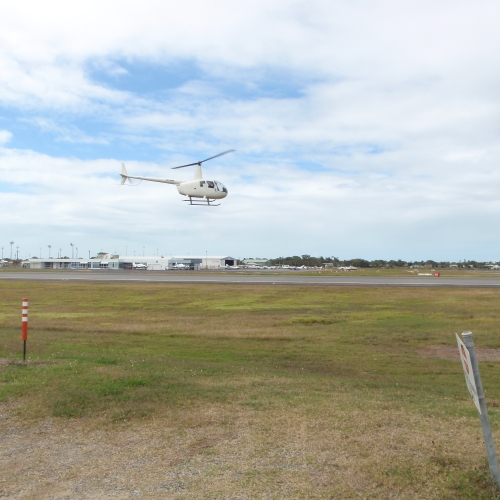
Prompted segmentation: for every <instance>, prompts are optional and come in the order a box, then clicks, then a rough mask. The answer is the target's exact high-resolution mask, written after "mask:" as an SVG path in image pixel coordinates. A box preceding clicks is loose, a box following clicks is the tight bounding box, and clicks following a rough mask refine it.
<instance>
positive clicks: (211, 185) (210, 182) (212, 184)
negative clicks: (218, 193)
mask: <svg viewBox="0 0 500 500" xmlns="http://www.w3.org/2000/svg"><path fill="white" fill-rule="evenodd" d="M207 184H208V187H209V188H212V189H213V187H214V183H213V182H212V181H207Z"/></svg>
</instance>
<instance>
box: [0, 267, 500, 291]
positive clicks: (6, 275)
mask: <svg viewBox="0 0 500 500" xmlns="http://www.w3.org/2000/svg"><path fill="white" fill-rule="evenodd" d="M0 280H20V281H76V282H78V281H94V282H124V283H127V282H128V283H134V282H139V283H186V284H188V283H196V284H227V285H294V286H297V285H298V286H391V287H432V288H435V287H458V288H500V276H490V277H484V278H477V277H470V278H468V277H457V278H446V277H438V278H435V277H433V276H401V277H383V276H381V277H378V276H377V277H375V276H354V275H352V274H349V275H347V274H340V275H335V276H331V275H328V276H304V275H300V274H296V275H289V274H287V275H277V274H270V275H264V274H259V275H249V274H240V273H232V272H207V273H206V274H204V273H192V272H189V271H173V272H161V271H102V270H96V271H21V272H9V271H2V272H0Z"/></svg>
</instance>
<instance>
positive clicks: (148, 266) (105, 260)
mask: <svg viewBox="0 0 500 500" xmlns="http://www.w3.org/2000/svg"><path fill="white" fill-rule="evenodd" d="M236 263H237V259H236V258H234V257H230V256H218V255H217V256H213V255H202V256H193V255H175V256H172V255H170V256H168V257H165V256H163V255H162V256H153V257H148V256H136V255H134V256H121V255H117V254H99V255H98V256H97V257H93V258H90V259H83V258H80V259H29V261H28V263H27V267H28V266H29V268H30V269H66V270H69V269H75V270H76V269H87V270H88V269H92V270H98V269H116V270H120V269H122V270H127V269H130V270H133V269H145V270H148V271H168V270H181V269H184V270H191V271H198V270H201V269H223V268H225V267H226V266H234V265H236ZM23 265H24V263H23Z"/></svg>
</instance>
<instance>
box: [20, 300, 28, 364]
mask: <svg viewBox="0 0 500 500" xmlns="http://www.w3.org/2000/svg"><path fill="white" fill-rule="evenodd" d="M21 338H22V339H23V360H24V361H26V341H27V340H28V299H27V298H26V297H25V298H24V299H23V315H22V320H21Z"/></svg>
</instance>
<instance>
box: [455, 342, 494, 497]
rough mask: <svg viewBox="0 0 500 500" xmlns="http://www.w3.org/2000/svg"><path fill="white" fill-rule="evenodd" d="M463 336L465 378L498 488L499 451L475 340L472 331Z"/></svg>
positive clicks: (461, 356)
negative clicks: (492, 431) (497, 451)
mask: <svg viewBox="0 0 500 500" xmlns="http://www.w3.org/2000/svg"><path fill="white" fill-rule="evenodd" d="M462 337H463V339H464V341H463V343H462V342H461V340H460V337H459V336H458V335H457V342H458V351H459V353H460V360H461V361H462V367H463V369H464V374H465V380H466V382H467V388H468V389H469V392H470V393H471V396H472V398H473V400H474V403H475V404H476V406H477V409H478V412H479V420H480V421H481V427H482V430H483V438H484V445H485V447H486V455H487V456H488V463H489V466H490V472H491V477H492V478H493V482H494V483H495V485H496V486H497V488H500V472H499V470H498V460H497V453H496V451H495V443H494V442H493V436H492V434H491V427H490V419H489V418H488V409H487V408H486V398H485V396H484V390H483V384H482V382H481V375H480V374H479V366H478V364H477V357H476V350H475V348H474V341H473V340H472V332H464V333H462ZM464 344H465V347H466V348H467V352H465V350H463V349H462V348H463V345H464ZM471 371H472V373H471ZM471 375H473V376H471Z"/></svg>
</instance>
